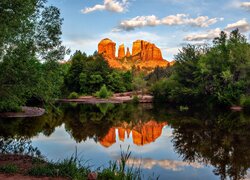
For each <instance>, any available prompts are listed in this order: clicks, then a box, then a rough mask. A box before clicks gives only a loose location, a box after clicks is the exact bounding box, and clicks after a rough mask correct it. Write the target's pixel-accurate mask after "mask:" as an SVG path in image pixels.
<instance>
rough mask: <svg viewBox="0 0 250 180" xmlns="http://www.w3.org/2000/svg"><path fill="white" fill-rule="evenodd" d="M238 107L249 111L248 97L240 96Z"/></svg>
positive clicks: (249, 99) (249, 98) (249, 101)
mask: <svg viewBox="0 0 250 180" xmlns="http://www.w3.org/2000/svg"><path fill="white" fill-rule="evenodd" d="M240 105H241V106H242V107H244V109H246V110H250V96H241V98H240Z"/></svg>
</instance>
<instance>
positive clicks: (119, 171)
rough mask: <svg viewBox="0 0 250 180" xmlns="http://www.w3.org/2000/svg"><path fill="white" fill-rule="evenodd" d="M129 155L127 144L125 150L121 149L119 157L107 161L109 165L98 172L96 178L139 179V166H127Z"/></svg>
mask: <svg viewBox="0 0 250 180" xmlns="http://www.w3.org/2000/svg"><path fill="white" fill-rule="evenodd" d="M130 156H131V152H130V151H129V146H128V148H127V151H125V152H124V151H121V159H120V160H119V161H114V162H110V163H109V167H108V168H105V169H103V170H102V171H101V172H100V173H98V179H115V180H116V179H117V180H139V179H142V178H141V170H140V168H137V169H134V167H133V166H132V167H128V166H127V165H128V160H129V158H130Z"/></svg>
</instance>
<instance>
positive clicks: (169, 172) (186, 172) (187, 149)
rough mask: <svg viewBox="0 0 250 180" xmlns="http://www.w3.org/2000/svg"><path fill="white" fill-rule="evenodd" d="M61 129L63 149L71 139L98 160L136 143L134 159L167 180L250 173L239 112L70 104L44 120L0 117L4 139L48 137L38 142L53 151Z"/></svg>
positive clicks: (246, 131) (249, 145)
mask: <svg viewBox="0 0 250 180" xmlns="http://www.w3.org/2000/svg"><path fill="white" fill-rule="evenodd" d="M59 130H60V133H59ZM58 133H59V136H60V137H61V138H62V142H64V144H61V146H60V148H62V149H63V148H66V145H68V146H71V147H74V145H72V144H73V143H72V142H71V141H74V142H77V143H78V144H79V145H82V146H84V148H83V149H85V151H87V152H88V150H87V149H88V147H91V148H89V149H90V150H89V154H88V155H89V156H91V153H92V154H93V157H98V158H99V159H98V160H97V161H95V162H94V163H99V161H100V159H104V160H105V161H106V160H107V159H108V160H110V158H114V159H116V158H117V156H115V157H113V156H107V154H113V153H114V152H118V153H117V154H119V151H120V149H119V144H130V145H133V146H132V151H133V152H132V154H134V156H135V157H134V158H133V159H131V160H130V162H129V163H130V164H134V165H135V166H139V165H140V166H141V168H142V169H144V170H148V171H150V172H155V173H158V174H159V175H160V177H161V179H166V178H168V179H169V178H170V179H183V178H185V179H195V178H196V179H200V178H201V177H203V176H205V174H206V173H207V176H206V177H207V178H208V179H217V178H220V179H227V178H230V179H243V178H247V177H248V176H249V175H248V173H247V172H248V171H249V167H250V141H249V139H250V117H249V115H245V114H243V113H239V112H237V113H231V112H205V111H201V113H199V112H198V113H197V112H195V113H189V114H181V113H180V112H176V111H173V110H171V109H169V108H167V107H163V106H161V107H157V106H152V105H138V106H135V105H132V104H121V105H112V104H101V105H96V106H94V105H91V106H90V105H75V104H66V105H61V106H60V108H59V110H57V111H54V112H50V113H48V114H46V115H45V116H43V117H40V118H26V119H24V118H22V119H11V120H10V119H1V121H0V136H1V137H2V138H5V139H8V138H16V139H18V138H24V139H33V140H36V141H37V142H41V141H42V140H43V144H42V143H40V144H39V143H38V145H41V147H43V146H45V145H46V143H47V144H49V145H48V146H46V148H44V149H48V150H49V149H52V148H57V146H58V141H57V140H55V139H56V138H55V137H54V136H55V135H56V134H58ZM167 133H168V134H167ZM66 134H67V135H69V136H70V138H69V139H67V138H65V137H64V136H66ZM44 137H46V140H44V139H45V138H44ZM53 138H54V139H53ZM48 140H50V142H49V141H48ZM66 141H67V142H69V141H70V142H71V144H70V143H68V144H66V143H65V142H66ZM54 146H55V147H54ZM91 151H93V152H91ZM42 153H43V151H42ZM98 153H99V155H98ZM105 155H106V156H105ZM104 157H105V158H106V159H105V158H104ZM104 160H103V161H104ZM100 165H102V164H100ZM211 167H212V170H211ZM191 170H193V171H191ZM177 172H178V173H177ZM191 172H193V174H192V173H191ZM194 172H195V173H194ZM209 172H210V173H211V174H209ZM212 173H213V174H212ZM194 174H195V175H194Z"/></svg>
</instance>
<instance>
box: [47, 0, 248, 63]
mask: <svg viewBox="0 0 250 180" xmlns="http://www.w3.org/2000/svg"><path fill="white" fill-rule="evenodd" d="M48 5H55V6H57V7H58V8H59V9H60V10H61V14H62V17H63V18H64V23H63V28H62V30H63V35H62V38H63V44H64V45H66V46H67V47H68V48H70V49H71V51H72V53H73V52H74V51H75V50H81V51H84V52H86V53H87V54H89V55H90V54H93V52H94V51H95V50H97V45H98V42H99V41H100V40H101V39H103V38H106V37H107V38H110V39H112V40H113V41H114V42H116V44H117V49H118V46H119V45H120V44H122V43H124V44H125V46H128V47H130V49H131V46H132V42H133V41H135V40H138V39H143V40H147V41H150V42H152V43H155V44H156V45H157V46H158V47H159V48H161V50H162V54H163V57H164V58H165V59H167V60H172V59H174V55H175V54H176V53H178V49H180V48H181V47H182V46H183V45H184V44H187V43H190V44H200V43H209V42H211V40H212V39H213V38H214V37H216V36H217V35H218V33H219V32H220V31H221V30H224V31H226V32H230V31H231V30H232V29H235V28H239V29H240V31H241V32H242V33H243V34H245V35H246V37H248V40H249V39H250V38H249V34H250V1H249V0H248V1H247V0H48ZM66 58H68V57H66Z"/></svg>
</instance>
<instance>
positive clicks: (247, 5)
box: [240, 2, 250, 10]
mask: <svg viewBox="0 0 250 180" xmlns="http://www.w3.org/2000/svg"><path fill="white" fill-rule="evenodd" d="M240 7H242V8H245V9H246V10H250V2H242V3H240Z"/></svg>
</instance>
